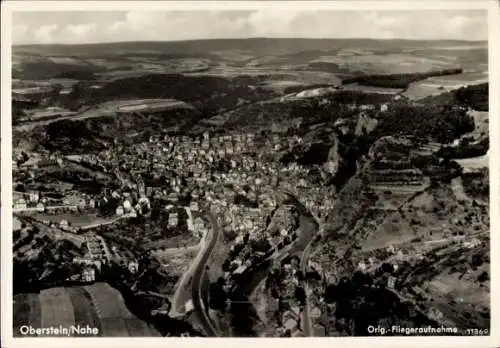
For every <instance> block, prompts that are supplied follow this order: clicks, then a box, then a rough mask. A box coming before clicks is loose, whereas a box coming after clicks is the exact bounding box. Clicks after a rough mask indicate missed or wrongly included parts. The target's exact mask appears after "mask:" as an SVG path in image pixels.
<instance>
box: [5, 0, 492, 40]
mask: <svg viewBox="0 0 500 348" xmlns="http://www.w3.org/2000/svg"><path fill="white" fill-rule="evenodd" d="M12 32H13V33H12V43H13V44H14V45H18V44H45V43H63V44H74V43H95V42H119V41H179V40H192V39H211V38H248V37H281V38H286V37H294V38H373V39H393V38H398V39H414V40H435V39H456V40H487V33H488V24H487V12H486V11H485V10H467V11H465V10H421V11H415V10H413V11H387V10H385V11H359V10H356V11H331V10H321V11H314V10H303V9H302V10H300V11H299V10H291V9H290V10H289V9H279V10H276V9H274V10H273V9H270V8H269V9H260V10H254V11H247V10H245V11H163V10H162V11H158V10H157V11H150V12H144V11H128V12H126V11H120V12H118V11H94V12H88V11H85V12H83V11H72V12H61V11H55V12H43V13H41V12H14V13H13V31H12Z"/></svg>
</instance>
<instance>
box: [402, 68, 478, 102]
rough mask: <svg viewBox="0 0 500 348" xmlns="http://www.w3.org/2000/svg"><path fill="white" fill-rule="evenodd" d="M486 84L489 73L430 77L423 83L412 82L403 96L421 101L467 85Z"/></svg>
mask: <svg viewBox="0 0 500 348" xmlns="http://www.w3.org/2000/svg"><path fill="white" fill-rule="evenodd" d="M484 82H488V75H487V72H484V73H482V72H470V73H468V72H465V73H463V74H459V75H448V76H439V77H437V76H436V77H429V78H427V79H424V80H422V81H417V82H412V83H411V84H410V86H409V88H408V89H407V90H406V91H404V93H403V95H404V96H406V97H408V98H410V99H412V100H419V99H423V98H425V97H428V96H433V95H439V94H441V93H444V92H449V91H452V90H454V89H457V88H460V87H462V86H465V85H476V84H481V83H484Z"/></svg>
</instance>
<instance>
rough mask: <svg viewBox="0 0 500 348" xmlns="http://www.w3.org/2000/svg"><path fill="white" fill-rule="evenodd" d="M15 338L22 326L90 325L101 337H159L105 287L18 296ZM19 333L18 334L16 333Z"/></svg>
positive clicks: (115, 292) (15, 311) (16, 297)
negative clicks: (97, 329) (98, 330)
mask: <svg viewBox="0 0 500 348" xmlns="http://www.w3.org/2000/svg"><path fill="white" fill-rule="evenodd" d="M14 313H15V315H14V318H15V322H14V326H15V329H14V330H15V331H14V336H19V331H18V329H17V330H16V327H17V328H18V327H19V326H20V325H23V324H24V325H26V324H29V325H32V326H34V327H35V328H37V327H48V326H54V327H58V326H59V325H63V326H64V327H68V326H69V325H78V324H79V325H83V326H86V325H89V326H90V327H97V328H99V329H100V336H139V337H143V336H146V337H147V336H158V335H159V334H158V333H157V332H156V331H155V330H153V329H151V328H150V327H149V326H148V325H147V324H146V323H144V322H142V321H141V320H139V319H137V318H136V317H135V316H134V315H132V314H131V313H130V311H129V310H128V309H127V307H126V306H125V304H124V302H123V298H122V297H121V295H120V293H119V292H118V291H117V290H115V289H113V288H111V287H110V286H109V285H107V284H105V283H96V284H93V285H89V286H85V287H70V288H61V287H60V288H51V289H47V290H42V292H41V293H40V294H39V295H37V294H20V295H16V296H14ZM16 331H17V332H16Z"/></svg>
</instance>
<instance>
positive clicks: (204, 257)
mask: <svg viewBox="0 0 500 348" xmlns="http://www.w3.org/2000/svg"><path fill="white" fill-rule="evenodd" d="M208 218H209V220H210V223H211V224H212V228H211V229H210V231H211V232H212V233H211V234H212V236H211V238H210V241H209V242H208V244H207V245H206V249H205V250H204V251H203V252H202V254H201V258H200V260H199V262H198V264H197V265H196V268H195V270H194V273H193V283H192V287H191V291H192V294H191V296H192V299H193V306H194V311H195V313H196V315H197V318H198V320H199V321H200V324H201V326H202V327H203V330H204V331H205V333H206V334H207V336H209V337H217V336H218V334H217V330H216V329H215V327H214V325H213V323H212V321H211V320H210V317H209V316H208V310H207V308H205V304H204V303H203V297H202V288H201V287H202V279H203V276H204V274H205V265H206V263H207V261H208V258H209V257H210V254H211V253H212V251H213V249H214V247H215V245H216V244H217V240H218V238H219V234H220V229H219V226H218V224H217V219H216V218H215V216H214V215H213V214H212V213H211V212H209V213H208ZM209 233H210V232H209Z"/></svg>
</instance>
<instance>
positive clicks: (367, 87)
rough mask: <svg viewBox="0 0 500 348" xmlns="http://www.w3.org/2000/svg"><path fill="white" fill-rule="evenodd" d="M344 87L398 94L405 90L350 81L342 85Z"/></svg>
mask: <svg viewBox="0 0 500 348" xmlns="http://www.w3.org/2000/svg"><path fill="white" fill-rule="evenodd" d="M342 89H343V90H346V91H360V92H365V93H379V94H398V93H401V92H403V89H399V88H384V87H374V86H362V85H359V84H357V83H348V84H345V85H342Z"/></svg>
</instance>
